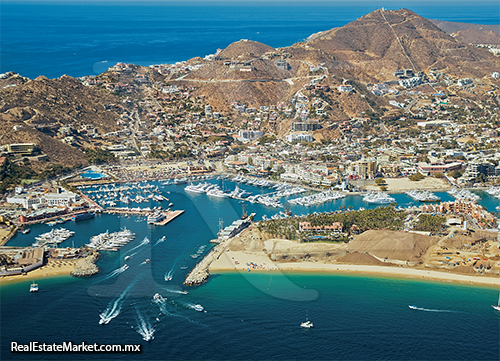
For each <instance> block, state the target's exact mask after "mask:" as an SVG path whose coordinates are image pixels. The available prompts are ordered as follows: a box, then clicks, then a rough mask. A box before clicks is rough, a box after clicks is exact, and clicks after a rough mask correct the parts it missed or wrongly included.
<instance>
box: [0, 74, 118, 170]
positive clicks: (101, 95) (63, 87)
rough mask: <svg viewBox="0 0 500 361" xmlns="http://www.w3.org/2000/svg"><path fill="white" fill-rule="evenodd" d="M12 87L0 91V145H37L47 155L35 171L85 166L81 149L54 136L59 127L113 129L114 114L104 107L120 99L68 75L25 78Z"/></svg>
mask: <svg viewBox="0 0 500 361" xmlns="http://www.w3.org/2000/svg"><path fill="white" fill-rule="evenodd" d="M15 84H16V85H15V86H9V87H6V88H2V89H0V134H1V137H0V145H3V144H10V143H36V144H37V145H38V147H39V148H40V150H41V151H42V153H43V154H45V155H47V156H48V162H43V163H38V164H36V168H43V167H44V165H50V164H54V163H59V164H61V165H63V166H75V165H78V164H82V165H84V164H86V163H87V160H86V156H85V154H84V153H83V152H82V151H81V150H79V149H77V148H76V147H73V146H70V145H68V144H65V143H64V142H62V141H61V139H60V138H62V137H58V136H57V135H58V134H57V130H58V129H59V128H60V127H62V126H65V125H66V126H71V127H72V129H74V130H78V129H79V127H80V126H82V125H88V124H90V125H92V126H94V127H95V128H96V129H97V130H98V131H99V132H101V133H104V132H108V131H111V130H114V129H116V120H115V119H116V114H114V113H113V112H110V111H106V110H105V108H104V104H106V103H117V102H119V99H118V98H117V97H115V96H113V95H111V94H109V93H108V92H105V91H102V90H100V89H98V88H89V87H86V86H84V85H82V84H81V83H80V82H79V81H78V80H76V79H74V78H72V77H69V76H62V77H61V78H59V79H50V80H49V79H47V78H46V77H38V78H36V79H34V80H29V79H24V80H23V81H17V82H16V83H15Z"/></svg>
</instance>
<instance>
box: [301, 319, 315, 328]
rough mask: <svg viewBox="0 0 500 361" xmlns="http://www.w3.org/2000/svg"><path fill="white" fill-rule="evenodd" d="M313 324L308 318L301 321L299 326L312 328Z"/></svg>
mask: <svg viewBox="0 0 500 361" xmlns="http://www.w3.org/2000/svg"><path fill="white" fill-rule="evenodd" d="M313 326H314V325H313V323H312V322H311V321H309V320H306V322H302V323H301V324H300V327H302V328H313Z"/></svg>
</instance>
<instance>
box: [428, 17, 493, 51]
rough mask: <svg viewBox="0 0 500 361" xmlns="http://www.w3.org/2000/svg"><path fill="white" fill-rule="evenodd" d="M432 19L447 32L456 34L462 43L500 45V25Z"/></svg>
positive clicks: (456, 37)
mask: <svg viewBox="0 0 500 361" xmlns="http://www.w3.org/2000/svg"><path fill="white" fill-rule="evenodd" d="M431 21H432V23H433V24H434V25H436V26H437V27H438V28H440V29H441V30H443V31H444V32H446V33H447V34H454V36H455V39H457V40H458V41H461V42H462V43H466V44H492V45H500V25H479V24H467V23H456V22H451V21H441V20H431Z"/></svg>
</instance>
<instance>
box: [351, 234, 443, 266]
mask: <svg viewBox="0 0 500 361" xmlns="http://www.w3.org/2000/svg"><path fill="white" fill-rule="evenodd" d="M434 243H436V239H435V238H433V237H429V236H424V235H421V234H415V233H401V232H394V231H377V230H370V231H366V232H364V233H362V234H360V235H358V236H355V237H354V239H353V240H352V241H350V242H349V244H348V250H349V252H351V251H355V252H368V253H369V254H372V255H374V256H376V257H379V258H385V257H387V258H388V259H389V260H391V259H395V260H400V261H406V260H409V261H410V262H418V261H420V257H421V256H422V255H423V254H424V253H425V252H426V251H427V249H428V248H429V247H430V246H431V245H433V244H434Z"/></svg>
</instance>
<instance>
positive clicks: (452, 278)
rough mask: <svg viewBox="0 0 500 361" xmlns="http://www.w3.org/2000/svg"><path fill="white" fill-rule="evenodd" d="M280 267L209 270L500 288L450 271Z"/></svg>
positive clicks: (495, 283) (488, 280) (489, 281)
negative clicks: (317, 274) (384, 278)
mask: <svg viewBox="0 0 500 361" xmlns="http://www.w3.org/2000/svg"><path fill="white" fill-rule="evenodd" d="M276 265H278V266H281V267H280V269H279V270H272V269H267V270H266V269H256V270H251V271H250V272H248V270H247V268H246V267H243V268H240V269H237V268H232V269H231V268H229V267H227V268H223V267H210V274H211V275H216V274H222V273H226V272H233V273H245V274H246V273H252V272H256V273H268V272H281V273H283V274H286V273H293V274H300V273H306V274H307V273H319V274H322V275H332V276H333V275H335V274H352V275H358V276H360V275H366V276H374V277H389V278H404V279H412V280H415V281H417V280H418V281H422V282H428V281H439V282H449V283H459V284H469V285H482V286H489V287H498V286H500V277H498V278H496V277H490V276H484V277H483V276H470V275H464V274H458V273H451V272H442V271H436V270H430V269H429V270H427V269H413V268H398V267H391V266H372V265H356V264H311V265H310V266H311V267H304V265H301V264H297V263H282V264H276Z"/></svg>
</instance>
